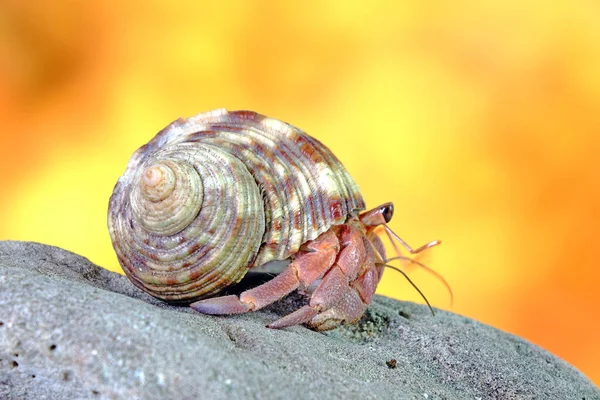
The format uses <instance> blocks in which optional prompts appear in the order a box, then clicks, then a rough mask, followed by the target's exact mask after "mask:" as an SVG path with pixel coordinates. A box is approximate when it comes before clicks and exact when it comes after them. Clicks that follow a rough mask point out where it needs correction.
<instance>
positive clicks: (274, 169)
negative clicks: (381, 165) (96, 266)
mask: <svg viewBox="0 0 600 400" xmlns="http://www.w3.org/2000/svg"><path fill="white" fill-rule="evenodd" d="M364 208H365V206H364V201H363V199H362V196H361V194H360V192H359V190H358V187H357V185H356V184H355V183H354V181H353V180H352V178H351V177H350V175H349V174H348V172H347V171H346V169H345V168H344V167H343V166H342V164H341V163H340V161H339V160H338V159H337V158H336V157H335V156H334V155H333V154H332V153H331V151H329V149H328V148H327V147H325V146H324V145H323V144H321V143H320V142H319V141H317V140H316V139H314V138H312V137H310V136H309V135H307V134H306V133H304V132H303V131H301V130H299V129H297V128H295V127H293V126H291V125H288V124H286V123H284V122H281V121H278V120H276V119H272V118H267V117H265V116H263V115H260V114H257V113H255V112H250V111H233V112H227V111H226V110H224V109H219V110H214V111H211V112H207V113H203V114H199V115H197V116H195V117H191V118H187V119H179V120H177V121H175V122H173V123H171V124H170V125H169V126H167V127H166V128H165V129H163V130H162V131H161V132H159V133H158V134H157V135H156V136H155V137H154V138H153V139H152V140H151V141H150V142H149V143H147V144H146V145H144V146H142V147H141V148H140V149H138V150H137V151H136V152H135V153H134V154H133V156H132V157H131V159H130V161H129V163H128V165H127V169H126V171H125V173H124V175H123V176H121V177H120V178H119V180H118V182H117V184H116V186H115V189H114V192H113V194H112V196H111V198H110V204H109V210H108V227H109V232H110V235H111V238H112V243H113V247H114V248H115V251H116V253H117V256H118V259H119V262H120V264H121V266H122V267H123V270H124V271H125V273H126V274H127V276H128V277H129V278H130V279H131V281H132V282H133V283H134V284H135V285H136V286H138V287H139V288H141V289H143V290H145V291H146V292H148V293H150V294H151V295H153V296H155V297H158V298H161V299H163V300H166V301H170V302H188V301H193V300H196V299H199V298H202V297H207V296H210V295H212V294H215V293H217V292H219V291H220V290H222V289H223V288H224V287H226V286H229V285H231V284H232V283H236V282H238V281H239V280H240V279H242V277H243V276H244V275H245V274H246V272H247V271H248V269H250V268H252V267H255V266H260V265H263V264H265V263H267V262H269V261H272V260H285V259H287V258H289V257H290V256H293V255H294V254H295V253H296V252H297V251H298V250H299V248H300V246H301V245H302V244H303V243H305V242H307V241H309V240H313V239H315V238H316V237H317V236H319V235H320V234H321V233H323V232H325V231H326V230H328V229H329V228H331V227H332V226H333V225H339V224H343V223H344V222H345V221H346V218H347V217H348V216H349V215H356V214H357V213H358V211H360V210H363V209H364Z"/></svg>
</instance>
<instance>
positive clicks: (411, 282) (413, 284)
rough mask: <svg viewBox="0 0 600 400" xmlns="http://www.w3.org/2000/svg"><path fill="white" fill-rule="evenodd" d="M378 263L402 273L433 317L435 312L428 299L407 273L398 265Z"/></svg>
mask: <svg viewBox="0 0 600 400" xmlns="http://www.w3.org/2000/svg"><path fill="white" fill-rule="evenodd" d="M378 265H383V266H384V267H386V268H391V269H393V270H395V271H398V272H400V273H401V274H402V275H404V277H405V278H406V280H407V281H408V282H409V283H410V284H411V285H412V287H414V288H415V290H416V291H417V292H419V294H420V295H421V297H422V298H423V300H425V303H427V307H429V311H431V315H433V316H434V317H435V312H434V311H433V308H432V307H431V304H429V300H427V297H425V295H424V294H423V292H421V289H419V287H418V286H417V285H415V283H414V282H413V281H412V280H411V279H410V278H409V277H408V275H406V272H404V271H402V270H401V269H400V268H398V267H394V266H393V265H389V264H378Z"/></svg>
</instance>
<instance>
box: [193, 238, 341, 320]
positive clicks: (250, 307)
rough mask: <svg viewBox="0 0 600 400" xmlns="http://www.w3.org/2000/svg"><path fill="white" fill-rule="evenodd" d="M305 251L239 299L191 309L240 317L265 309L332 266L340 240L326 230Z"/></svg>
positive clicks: (226, 298) (200, 304)
mask: <svg viewBox="0 0 600 400" xmlns="http://www.w3.org/2000/svg"><path fill="white" fill-rule="evenodd" d="M306 249H307V251H308V252H306V253H303V254H301V255H299V256H298V257H297V258H296V259H295V260H294V261H293V262H292V263H290V265H289V266H288V267H287V268H286V269H285V270H284V271H283V272H282V273H281V274H279V275H277V276H276V277H275V278H273V279H271V280H270V281H269V282H265V283H263V284H262V285H259V286H257V287H255V288H253V289H249V290H246V291H244V292H242V293H240V296H239V297H238V296H236V295H231V296H222V297H214V298H210V299H204V300H200V301H197V302H195V303H192V304H191V305H190V307H192V308H193V309H194V310H196V311H198V312H200V313H202V314H212V315H221V314H242V313H245V312H248V311H256V310H259V309H261V308H263V307H265V306H268V305H269V304H271V303H274V302H276V301H277V300H279V299H281V298H282V297H284V296H286V295H288V294H289V293H290V292H292V291H294V290H296V289H297V288H298V287H299V286H300V285H303V286H305V287H308V285H310V284H311V283H312V282H313V281H315V280H316V279H319V278H321V277H322V276H323V274H325V272H326V271H327V270H328V269H329V268H330V267H331V265H333V263H334V261H335V258H336V255H337V253H338V251H339V241H338V239H337V237H336V236H335V234H334V233H333V232H331V231H327V232H325V233H323V234H322V235H320V236H319V237H318V238H317V239H315V240H313V241H312V242H309V243H307V245H306Z"/></svg>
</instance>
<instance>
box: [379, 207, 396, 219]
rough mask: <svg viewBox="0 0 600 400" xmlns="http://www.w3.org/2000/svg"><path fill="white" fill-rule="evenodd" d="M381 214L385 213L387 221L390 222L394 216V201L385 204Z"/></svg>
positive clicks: (384, 216)
mask: <svg viewBox="0 0 600 400" xmlns="http://www.w3.org/2000/svg"><path fill="white" fill-rule="evenodd" d="M381 215H383V219H385V222H386V223H388V222H390V221H391V220H392V217H393V216H394V205H393V204H392V203H387V204H385V205H383V206H382V207H381Z"/></svg>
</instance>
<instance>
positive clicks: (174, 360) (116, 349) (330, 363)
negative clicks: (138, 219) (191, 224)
mask: <svg viewBox="0 0 600 400" xmlns="http://www.w3.org/2000/svg"><path fill="white" fill-rule="evenodd" d="M259 278H260V277H259ZM259 278H257V277H250V278H249V280H248V282H249V285H254V284H257V283H258V279H259ZM301 302H302V299H301V298H300V297H299V296H290V297H288V298H286V299H284V300H282V301H280V302H278V303H277V304H275V305H273V306H271V307H270V308H268V309H266V310H264V311H259V312H256V313H251V314H246V315H240V316H232V317H210V316H203V315H199V314H196V313H194V312H193V311H191V310H190V309H188V308H186V307H176V306H169V305H166V304H164V303H162V302H160V301H158V300H156V299H153V298H151V297H149V296H147V295H145V294H144V293H142V292H140V291H139V290H137V289H136V288H134V287H133V286H132V285H131V284H130V283H129V281H128V280H127V278H125V277H123V276H121V275H118V274H115V273H112V272H109V271H106V270H104V269H102V268H99V267H97V266H95V265H94V264H92V263H90V262H89V261H88V260H87V259H85V258H83V257H80V256H78V255H75V254H72V253H69V252H67V251H65V250H61V249H59V248H55V247H50V246H45V245H41V244H35V243H22V242H0V398H2V399H204V398H209V399H228V398H246V399H252V398H256V399H278V398H282V399H283V398H286V399H294V398H320V399H324V398H347V399H351V398H361V399H370V398H372V399H375V398H377V399H392V398H393V399H463V398H464V399H477V398H480V399H587V400H590V399H600V391H599V390H598V388H597V387H595V386H594V384H593V383H591V382H590V381H589V380H588V379H587V378H586V377H585V376H584V375H583V374H581V373H580V372H579V371H577V370H576V369H575V368H573V367H571V366H570V365H568V364H567V363H565V362H564V361H562V360H560V359H559V358H557V357H555V356H553V355H552V354H550V353H548V352H546V351H545V350H543V349H541V348H539V347H537V346H535V345H533V344H531V343H528V342H527V341H525V340H523V339H520V338H518V337H515V336H512V335H509V334H506V333H504V332H501V331H499V330H497V329H494V328H492V327H490V326H487V325H484V324H481V323H479V322H477V321H473V320H471V319H468V318H464V317H461V316H459V315H456V314H452V313H449V312H444V311H438V312H437V315H436V316H435V317H432V316H431V315H430V314H429V311H428V310H427V308H425V307H423V306H420V305H416V304H412V303H406V302H400V301H395V300H392V299H388V298H385V297H381V296H377V297H376V298H375V300H374V302H373V304H372V306H371V307H370V308H369V312H368V313H367V315H366V316H365V317H364V318H363V319H362V320H361V322H360V324H358V325H356V326H351V327H344V328H340V329H337V330H334V331H331V332H329V333H327V334H323V333H317V332H313V331H311V330H308V329H306V328H304V327H302V326H296V327H292V328H288V329H285V330H271V329H268V328H265V324H267V323H268V322H270V321H273V320H274V319H276V318H277V317H278V316H279V315H282V314H284V313H286V312H288V311H289V310H290V309H292V308H294V307H297V306H298V304H299V303H301ZM392 359H395V360H396V363H395V368H391V367H389V366H388V365H387V364H386V362H388V363H389V364H390V366H391V365H392V364H393V363H390V361H391V360H392Z"/></svg>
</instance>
